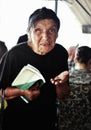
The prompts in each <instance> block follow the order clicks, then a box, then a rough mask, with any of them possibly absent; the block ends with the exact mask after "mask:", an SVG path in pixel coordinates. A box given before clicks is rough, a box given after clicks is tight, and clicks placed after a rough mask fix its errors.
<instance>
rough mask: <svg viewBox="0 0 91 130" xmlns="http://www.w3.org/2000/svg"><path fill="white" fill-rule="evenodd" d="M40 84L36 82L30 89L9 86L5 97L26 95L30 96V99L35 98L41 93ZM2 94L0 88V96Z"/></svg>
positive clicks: (7, 98) (11, 97)
mask: <svg viewBox="0 0 91 130" xmlns="http://www.w3.org/2000/svg"><path fill="white" fill-rule="evenodd" d="M38 87H39V84H38V83H36V84H35V85H34V86H33V87H32V88H30V89H29V90H22V89H18V88H13V87H7V88H6V89H5V99H6V100H9V99H13V98H15V97H18V96H25V97H28V98H29V99H30V100H33V99H35V98H37V97H38V95H39V94H40V90H39V89H38ZM1 95H2V93H1V90H0V96H1Z"/></svg>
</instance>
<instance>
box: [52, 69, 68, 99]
mask: <svg viewBox="0 0 91 130" xmlns="http://www.w3.org/2000/svg"><path fill="white" fill-rule="evenodd" d="M68 79H69V71H64V72H62V73H61V74H59V75H58V76H56V77H55V78H52V79H50V80H51V83H52V84H54V85H55V86H56V93H57V97H58V98H59V99H62V98H65V97H66V96H67V95H68V94H69V92H70V87H69V84H68Z"/></svg>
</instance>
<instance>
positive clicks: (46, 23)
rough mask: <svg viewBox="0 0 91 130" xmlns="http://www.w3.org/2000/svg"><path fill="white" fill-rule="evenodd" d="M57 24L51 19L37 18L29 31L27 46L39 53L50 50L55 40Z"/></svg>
mask: <svg viewBox="0 0 91 130" xmlns="http://www.w3.org/2000/svg"><path fill="white" fill-rule="evenodd" d="M57 35H58V32H57V26H56V24H55V22H54V21H53V20H52V19H44V20H39V21H38V22H36V23H35V25H34V27H32V28H31V29H30V31H29V41H30V42H29V46H31V48H32V50H33V51H34V52H36V53H37V54H40V55H45V54H46V53H48V52H49V51H51V50H52V49H53V48H54V46H55V42H56V38H57Z"/></svg>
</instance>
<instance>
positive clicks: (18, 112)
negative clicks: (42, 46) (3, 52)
mask: <svg viewBox="0 0 91 130" xmlns="http://www.w3.org/2000/svg"><path fill="white" fill-rule="evenodd" d="M67 60H68V53H67V51H66V49H64V47H62V46H61V45H59V44H56V45H55V47H54V49H53V50H51V51H50V52H49V53H47V54H46V55H38V54H36V53H35V52H33V51H32V49H31V48H30V47H29V46H28V45H27V44H26V43H23V44H19V45H17V46H15V47H13V48H12V49H11V50H10V51H9V52H8V55H7V58H6V62H5V68H4V71H3V75H2V80H1V82H0V87H1V86H2V87H3V88H6V87H7V86H10V85H11V83H12V82H13V80H14V79H15V77H16V76H17V74H18V73H19V72H20V70H21V69H22V67H23V66H25V65H27V64H31V65H33V66H35V67H36V68H37V69H39V71H40V72H41V73H42V75H43V76H44V78H45V80H46V83H45V84H44V85H43V87H41V89H40V91H41V94H40V96H39V97H38V98H37V99H36V100H34V101H30V102H29V103H28V104H27V103H25V102H24V101H23V100H22V99H21V98H20V97H17V98H14V99H12V100H8V107H7V108H6V110H5V111H4V122H3V130H14V129H15V130H28V129H30V130H36V129H39V130H56V128H55V122H56V118H57V116H56V91H55V86H54V85H52V84H51V82H50V78H53V77H55V76H57V75H58V74H59V73H61V72H62V71H65V70H68V63H67ZM2 66H3V63H2V64H1V66H0V67H2ZM0 72H1V71H0ZM12 126H13V127H12Z"/></svg>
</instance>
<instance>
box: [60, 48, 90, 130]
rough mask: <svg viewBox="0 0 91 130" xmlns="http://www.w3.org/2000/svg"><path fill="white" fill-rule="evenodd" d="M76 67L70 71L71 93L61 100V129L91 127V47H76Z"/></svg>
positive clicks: (85, 128) (87, 128)
mask: <svg viewBox="0 0 91 130" xmlns="http://www.w3.org/2000/svg"><path fill="white" fill-rule="evenodd" d="M74 61H75V67H74V68H73V69H72V70H70V72H69V86H70V94H69V95H68V98H67V99H63V100H61V101H60V117H59V119H60V121H59V126H60V130H90V129H91V70H90V68H91V48H90V47H88V46H81V47H78V48H77V49H76V53H75V58H74Z"/></svg>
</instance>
